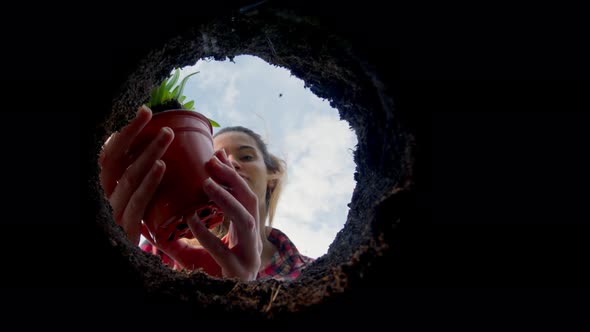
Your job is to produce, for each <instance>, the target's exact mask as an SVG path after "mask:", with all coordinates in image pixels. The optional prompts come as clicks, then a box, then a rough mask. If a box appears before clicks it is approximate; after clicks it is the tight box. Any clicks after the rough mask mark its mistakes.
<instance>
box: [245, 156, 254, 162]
mask: <svg viewBox="0 0 590 332" xmlns="http://www.w3.org/2000/svg"><path fill="white" fill-rule="evenodd" d="M253 159H254V157H253V156H248V155H246V156H242V160H244V161H251V160H253Z"/></svg>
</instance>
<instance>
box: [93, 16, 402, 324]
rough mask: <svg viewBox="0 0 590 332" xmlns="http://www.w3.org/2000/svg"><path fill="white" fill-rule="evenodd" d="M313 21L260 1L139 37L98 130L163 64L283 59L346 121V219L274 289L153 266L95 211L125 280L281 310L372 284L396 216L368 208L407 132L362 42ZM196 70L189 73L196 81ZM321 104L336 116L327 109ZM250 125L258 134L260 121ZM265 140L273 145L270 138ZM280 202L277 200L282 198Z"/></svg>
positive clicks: (176, 296) (127, 112)
mask: <svg viewBox="0 0 590 332" xmlns="http://www.w3.org/2000/svg"><path fill="white" fill-rule="evenodd" d="M319 23H320V22H319V21H318V20H315V19H313V17H311V18H309V19H308V17H307V16H304V15H303V14H302V15H301V16H300V15H299V14H297V13H296V12H292V11H290V10H281V9H273V8H271V7H269V8H267V9H265V8H263V7H261V9H260V10H259V12H258V13H256V14H254V15H247V16H243V15H236V16H231V17H230V16H227V17H225V16H223V17H219V18H215V19H212V20H211V21H208V22H204V24H203V25H198V24H196V25H195V26H194V27H192V28H191V29H189V30H186V31H180V30H181V29H178V31H176V32H177V33H178V36H179V38H173V39H171V40H169V41H168V42H166V43H165V47H162V45H159V44H155V45H149V46H148V47H149V48H150V49H151V52H150V53H149V54H148V55H147V56H146V57H145V58H143V56H142V58H143V60H142V61H141V62H139V63H136V64H137V66H133V67H130V68H128V69H129V72H130V74H129V76H128V77H127V78H126V81H125V82H124V84H123V85H122V86H121V90H120V91H119V94H118V95H116V97H115V99H114V100H113V108H112V113H111V116H110V117H109V118H108V119H107V120H106V122H105V123H104V129H105V130H104V131H105V133H107V134H108V133H110V132H112V131H113V130H117V129H119V128H121V126H122V123H125V122H126V121H127V120H128V119H129V118H130V117H132V114H133V112H134V110H135V109H136V107H137V106H138V105H140V104H141V103H142V102H145V100H146V97H148V96H149V92H148V91H149V90H148V89H149V88H151V87H152V86H154V85H155V84H157V83H158V81H159V80H160V79H163V77H164V76H167V75H168V74H169V73H170V70H171V69H172V68H173V67H177V66H185V65H189V64H193V63H195V61H196V60H198V59H203V58H206V57H209V56H212V57H214V58H215V59H217V60H222V59H224V58H225V57H234V56H236V55H237V54H254V55H256V56H259V57H260V58H262V59H265V61H267V62H269V63H273V64H280V65H282V66H284V67H286V68H289V70H290V71H291V72H292V73H293V74H294V75H295V76H297V77H299V78H301V79H303V80H305V82H306V83H307V86H309V87H310V89H311V90H312V91H313V92H314V93H315V94H316V95H317V96H321V97H324V98H330V104H331V105H333V106H334V107H338V110H339V113H340V116H341V117H342V119H345V120H346V121H348V123H350V126H351V127H353V128H354V130H355V132H356V135H357V138H358V140H359V143H358V147H357V148H356V150H355V151H350V157H351V159H352V154H353V152H354V160H355V162H356V170H355V172H354V179H355V180H356V182H357V185H356V187H355V189H354V194H353V198H352V200H351V202H350V211H349V213H348V216H347V217H346V218H345V217H343V218H340V219H339V221H340V222H341V223H344V222H345V221H346V226H345V227H344V228H343V230H342V231H341V232H339V233H338V234H337V236H336V239H335V240H334V242H333V243H332V244H331V246H330V249H329V251H328V254H327V255H325V256H322V257H320V258H319V259H318V260H317V261H316V262H317V264H313V265H312V266H310V267H309V268H308V269H307V270H306V273H305V272H304V273H303V275H302V276H301V278H299V279H298V280H297V282H294V283H288V284H280V285H281V287H280V289H279V288H278V287H277V284H276V283H275V282H256V283H252V284H249V283H248V284H244V283H234V282H233V281H231V280H227V279H216V278H203V277H202V275H200V274H194V275H190V276H187V275H184V274H179V273H176V272H174V271H171V270H170V269H163V268H162V266H161V265H159V264H155V263H156V262H157V260H156V259H155V258H154V257H153V256H152V255H146V254H145V253H142V252H141V251H139V250H135V249H136V248H130V247H129V246H127V245H123V246H122V245H119V244H120V243H121V242H123V241H122V237H121V232H120V231H119V230H113V228H112V227H111V226H110V225H111V224H112V223H109V222H110V221H112V218H109V216H106V217H105V218H101V219H99V220H98V221H99V222H100V223H101V225H105V229H106V233H107V234H108V235H109V236H110V238H111V239H112V240H111V244H112V246H113V248H114V250H115V256H116V258H117V259H122V261H123V263H124V264H128V266H129V267H130V268H129V269H128V270H127V272H128V273H129V274H130V275H131V276H132V277H135V276H136V274H140V273H141V274H142V275H141V277H138V278H137V279H133V281H131V283H135V282H138V283H141V285H140V287H141V288H142V289H144V290H146V291H147V292H148V293H149V294H152V295H154V296H155V297H156V298H160V297H164V298H166V299H171V300H173V301H179V302H183V303H192V305H194V306H195V307H198V308H204V307H207V308H213V309H211V310H212V311H216V310H219V311H220V312H221V311H223V312H233V313H243V312H245V313H247V314H250V313H254V312H257V313H262V315H267V314H269V313H275V314H284V315H289V314H290V313H292V312H296V311H300V310H301V311H305V310H307V309H308V308H311V310H312V311H313V310H314V308H313V307H310V306H311V305H314V304H319V303H320V302H323V301H325V303H332V304H333V303H335V302H331V298H332V297H334V299H333V300H334V301H338V300H343V299H344V300H346V295H345V296H344V297H340V295H339V294H340V293H341V292H345V291H347V290H351V288H352V287H357V289H358V287H363V285H370V286H371V287H373V286H375V283H373V282H372V281H377V282H379V280H380V279H379V278H377V279H376V276H377V277H378V276H381V275H383V274H382V273H379V272H381V271H380V269H381V268H382V267H383V266H389V263H390V261H389V258H390V257H391V256H388V253H389V251H388V250H389V249H388V248H391V247H392V246H389V245H388V244H389V242H388V241H389V240H390V239H391V233H392V232H393V231H394V229H395V227H394V226H393V225H392V222H391V220H397V219H391V220H390V218H385V217H384V214H385V212H383V211H382V210H383V209H381V210H379V211H377V210H375V207H378V206H381V205H384V204H385V203H384V202H390V201H391V200H386V198H388V197H391V196H392V195H394V194H395V193H397V192H398V190H402V189H403V188H402V187H401V186H403V185H404V183H401V182H400V181H402V180H404V179H405V178H406V176H408V174H407V173H406V171H407V169H406V168H407V167H411V166H412V164H411V160H408V159H406V158H407V157H408V156H409V155H410V154H409V151H410V150H409V148H408V147H407V144H406V143H407V141H406V139H407V137H406V136H404V134H400V133H398V132H397V131H396V129H398V126H397V125H398V123H397V121H398V119H397V118H394V116H393V114H394V112H393V111H394V109H393V101H392V91H391V90H389V87H388V86H387V84H386V82H383V81H382V77H381V76H380V75H379V72H378V70H377V69H376V67H374V66H373V64H372V62H371V61H370V59H365V58H364V55H365V54H362V53H361V54H359V53H356V50H362V47H360V48H357V49H356V50H355V48H353V47H352V44H351V43H350V42H349V40H347V39H346V38H341V37H342V36H341V35H339V34H338V33H333V32H332V31H331V30H330V27H329V26H328V25H323V24H319ZM357 41H358V40H357ZM357 46H358V45H357ZM361 46H362V45H361ZM199 75H201V74H198V75H197V76H195V79H194V80H191V81H192V82H193V83H197V82H199V79H201V78H199V77H198V76H199ZM201 76H202V75H201ZM276 97H277V100H280V99H281V98H284V97H286V95H285V94H283V96H280V92H278V93H277V96H276ZM199 98H200V96H195V98H194V99H195V100H196V102H197V108H199V107H201V106H202V105H200V102H199ZM331 113H332V114H334V116H337V115H336V114H337V113H336V112H335V111H334V110H332V111H331ZM211 117H212V118H214V116H213V115H211ZM253 117H256V116H255V115H254V116H253ZM215 120H219V118H215ZM315 120H317V118H316V119H315ZM394 120H395V121H394ZM313 121H314V119H312V122H313ZM220 122H223V121H220ZM222 125H225V124H224V123H222ZM346 127H348V126H346ZM259 131H260V133H261V134H262V135H263V136H264V135H265V132H264V131H265V130H259ZM269 140H270V143H271V144H275V142H272V137H270V139H269ZM278 153H281V151H278ZM350 175H351V176H352V172H351V173H350ZM396 202H397V201H396ZM281 204H283V205H282V206H284V202H281ZM101 207H103V205H101ZM388 211H389V210H387V211H386V212H388ZM304 212H305V210H303V211H301V212H299V211H298V213H304ZM277 218H278V217H277ZM125 266H127V265H125ZM137 280H139V281H137ZM383 280H385V279H383ZM283 285H284V287H283ZM351 285H352V286H351ZM355 285H356V286H355ZM379 285H381V284H379ZM379 285H377V286H376V287H377V288H378V287H379ZM377 288H376V289H377ZM277 290H280V291H277ZM357 293H358V292H357ZM360 293H362V292H360ZM360 293H359V294H360ZM276 294H278V296H276V297H275V295H276ZM355 294H356V293H355ZM271 299H274V300H272V301H271ZM349 300H351V301H354V302H348V303H351V304H353V303H354V304H356V303H357V302H356V301H355V297H354V296H352V297H350V298H349ZM269 301H270V302H272V308H271V306H270V302H269ZM358 303H363V301H359V302H358ZM321 307H322V306H317V308H320V309H321ZM324 307H329V305H328V306H324ZM269 309H270V310H269ZM294 317H295V316H294Z"/></svg>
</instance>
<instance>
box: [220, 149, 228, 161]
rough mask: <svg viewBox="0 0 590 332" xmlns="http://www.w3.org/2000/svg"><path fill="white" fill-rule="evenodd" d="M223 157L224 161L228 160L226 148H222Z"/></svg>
mask: <svg viewBox="0 0 590 332" xmlns="http://www.w3.org/2000/svg"><path fill="white" fill-rule="evenodd" d="M221 157H222V158H223V161H227V154H226V153H225V149H224V148H221Z"/></svg>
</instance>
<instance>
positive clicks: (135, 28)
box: [2, 1, 590, 330]
mask: <svg viewBox="0 0 590 332" xmlns="http://www.w3.org/2000/svg"><path fill="white" fill-rule="evenodd" d="M247 4H251V3H247V2H242V3H238V2H225V1H223V2H216V3H212V4H209V5H210V6H208V7H207V8H203V7H200V8H195V10H193V11H191V10H189V9H188V8H186V9H184V10H180V11H179V12H178V13H176V14H177V15H176V16H174V20H172V21H169V22H168V24H160V23H159V21H158V20H157V19H156V18H155V17H156V16H155V14H154V9H153V8H151V7H150V8H137V9H136V10H134V11H132V12H129V13H124V12H123V11H122V10H120V9H113V8H103V9H100V8H94V9H93V8H86V7H85V9H82V8H80V9H79V14H77V15H63V14H62V15H58V14H57V13H56V14H55V15H41V14H40V13H43V11H44V9H43V8H36V12H38V13H39V14H35V15H33V16H32V18H34V20H32V21H34V22H36V24H34V25H33V24H32V25H31V30H29V32H27V33H26V34H24V35H20V36H19V37H14V36H12V37H9V39H8V42H11V43H10V44H11V45H13V50H12V51H11V52H8V55H9V58H8V59H7V60H5V65H6V66H5V69H4V70H5V74H6V77H7V78H8V79H9V80H10V79H11V78H12V77H16V78H15V80H14V81H10V83H11V86H14V87H16V88H12V89H9V90H8V91H10V92H11V94H10V95H11V96H12V97H11V98H7V102H8V103H12V102H14V103H15V104H14V107H12V104H10V106H11V107H7V108H6V109H7V110H10V111H6V112H4V113H3V115H4V116H5V119H4V121H3V123H4V124H5V127H6V128H8V130H7V131H6V132H5V135H6V137H3V138H4V141H5V144H4V146H5V151H4V152H5V155H6V156H7V158H6V162H5V165H6V166H8V168H7V169H6V170H5V172H4V174H5V179H6V180H5V181H6V184H7V187H6V188H7V189H6V195H9V196H10V200H9V201H8V204H6V206H5V210H6V211H9V213H8V214H9V215H10V216H7V217H6V218H5V220H6V221H5V222H3V224H4V230H3V232H2V234H3V237H4V238H5V240H4V242H3V244H4V248H5V252H6V253H7V255H6V256H7V258H6V261H5V265H4V268H3V275H4V278H3V283H2V289H3V290H5V291H4V294H3V295H4V296H3V299H4V300H5V302H6V305H7V306H8V308H10V311H8V314H7V315H6V318H15V319H16V320H17V321H18V322H19V323H21V324H27V323H29V324H30V323H33V324H34V325H37V324H40V325H42V326H50V325H54V324H55V325H56V326H58V327H59V326H61V327H70V326H72V328H75V327H76V326H78V325H77V324H75V323H74V322H75V321H76V319H74V317H76V318H79V319H82V320H84V322H85V324H87V325H85V326H88V325H101V326H102V325H103V324H104V325H105V326H110V327H114V326H117V327H119V326H121V325H124V324H127V323H128V324H130V325H129V326H130V327H133V328H140V327H142V326H143V325H145V326H151V325H155V324H158V325H159V323H163V324H164V325H163V326H165V327H167V328H169V327H170V326H172V327H176V326H178V325H182V326H184V324H191V323H193V324H195V325H199V324H203V325H210V324H211V325H213V324H217V323H219V322H222V323H223V324H229V325H233V324H236V326H238V325H241V324H244V323H246V322H254V323H256V324H262V325H264V324H265V323H267V324H270V325H274V324H277V325H286V326H290V327H291V328H292V329H298V330H299V329H305V328H308V326H310V327H313V326H314V325H317V324H318V321H321V322H324V323H327V324H329V325H330V326H333V327H334V328H349V327H350V326H351V324H353V323H356V322H359V321H360V322H364V323H365V324H366V325H368V327H370V328H377V326H380V327H381V326H384V327H383V328H388V329H389V328H391V329H393V328H396V327H401V326H402V325H410V326H412V327H420V326H423V325H435V326H437V327H440V326H443V325H447V324H449V323H451V324H453V325H455V324H459V325H460V326H471V325H470V324H471V323H479V324H478V325H481V324H485V325H486V326H490V325H498V326H502V325H503V323H504V322H506V321H508V320H515V319H516V320H518V321H519V322H520V321H522V322H527V323H528V324H532V323H539V322H543V323H547V324H548V323H557V324H564V323H563V322H571V321H572V320H573V319H575V318H577V317H578V315H579V313H580V312H583V311H581V309H582V308H583V305H582V306H578V305H574V303H576V302H577V301H578V300H580V299H583V298H584V296H587V294H588V291H587V288H586V289H585V288H584V287H587V280H590V279H589V278H588V273H587V272H586V269H585V264H584V262H586V261H587V255H586V253H588V241H587V234H588V226H587V225H588V224H587V220H590V218H588V214H587V212H586V211H585V209H584V208H583V207H584V206H585V204H586V203H587V199H588V195H587V194H586V193H585V190H583V189H584V188H586V185H587V184H588V181H587V180H588V177H587V175H586V174H587V170H588V169H590V168H588V166H589V165H588V163H587V161H586V158H585V155H586V153H585V152H586V150H587V143H588V142H589V141H590V140H589V139H588V138H589V137H588V132H589V131H588V130H587V128H586V127H587V126H586V124H587V123H588V121H587V120H588V116H587V113H586V111H587V109H590V108H588V101H587V100H586V98H584V97H583V96H585V95H587V94H586V91H587V88H588V84H587V82H586V83H585V82H583V81H560V82H555V81H547V80H545V81H538V80H536V81H532V80H529V81H522V80H521V81H510V80H506V78H523V77H524V78H539V77H540V76H541V75H540V74H539V72H538V71H537V70H536V68H537V67H536V64H537V63H538V62H540V60H539V58H538V57H539V54H540V53H537V52H535V51H536V50H537V49H535V48H534V47H529V46H531V45H530V44H527V45H528V46H527V47H526V48H525V47H523V48H522V49H518V48H517V46H518V45H520V44H518V43H516V42H514V43H509V45H510V52H513V53H514V54H517V55H515V56H513V57H510V56H506V55H505V54H506V53H504V52H501V51H500V50H502V49H503V48H502V47H503V46H505V44H503V43H499V42H498V40H502V38H500V39H498V38H496V36H495V35H494V38H491V36H492V34H490V33H489V32H488V33H483V34H479V35H478V34H476V33H474V32H470V33H469V34H462V33H457V32H464V31H466V30H462V29H454V28H453V29H451V28H449V26H448V25H445V24H442V23H444V22H447V21H445V20H442V21H443V22H438V21H434V22H431V23H432V26H430V27H428V25H425V24H418V22H420V21H416V20H406V21H404V20H401V18H403V15H401V14H400V13H401V12H400V11H396V10H392V9H388V8H385V7H384V5H381V6H377V5H375V4H372V3H370V2H363V3H352V4H349V5H344V4H341V3H338V4H334V5H320V4H318V3H308V2H305V1H268V2H265V3H262V4H260V5H259V6H257V7H255V8H252V9H250V10H246V11H243V12H240V8H245V7H243V6H245V5H247ZM52 9H54V10H57V11H58V13H59V8H56V7H53V8H52ZM70 9H71V8H70ZM64 16H65V17H64ZM428 17H429V18H430V16H428ZM158 19H159V18H158ZM476 21H477V20H476ZM406 22H407V23H406ZM453 22H458V21H453ZM490 22H492V21H490ZM439 23H440V24H439ZM480 23H481V26H478V25H477V24H475V26H474V22H471V25H470V27H471V29H467V30H469V31H474V30H477V28H483V27H487V26H488V25H486V22H485V21H484V22H480ZM445 27H446V29H445ZM9 28H12V29H14V27H6V28H5V31H11V30H9ZM486 31H487V30H486ZM447 32H448V33H447ZM498 33H499V32H498ZM472 34H474V35H477V36H479V37H478V38H471V37H469V36H471V35H472ZM500 35H501V36H502V37H509V36H511V35H514V34H505V35H504V34H500ZM453 37H454V38H453ZM504 40H506V39H504ZM12 42H13V43H12ZM465 45H467V46H465ZM484 46H485V47H484ZM532 46H535V45H532ZM465 50H468V51H469V52H468V53H466V52H465ZM486 50H493V52H488V51H486ZM523 52H524V53H523ZM239 54H252V55H257V56H259V57H261V58H263V59H264V60H266V61H268V62H269V63H272V64H276V65H281V66H285V67H288V68H290V69H291V70H292V72H293V74H294V75H296V76H298V77H299V78H301V79H303V80H305V82H306V84H307V85H308V86H309V87H310V88H311V89H312V91H314V93H316V94H317V95H318V96H320V97H325V98H329V99H330V100H331V102H332V103H333V105H334V106H335V107H337V108H338V109H339V112H340V115H341V117H342V118H343V119H346V120H347V121H348V122H349V123H350V125H351V127H353V128H354V129H355V131H356V133H357V135H358V139H359V148H358V151H357V153H356V154H355V161H356V163H357V171H356V173H355V179H356V181H357V186H356V189H355V191H354V195H353V199H352V202H351V205H350V214H349V217H348V220H347V222H346V226H345V228H344V229H343V231H342V232H340V233H339V234H338V236H337V238H336V240H335V241H334V243H333V244H332V246H331V247H330V250H329V252H328V254H327V255H326V256H324V257H322V258H321V259H319V260H318V261H317V262H316V264H314V266H312V267H311V268H309V270H307V271H306V272H305V273H304V274H303V275H302V277H301V278H300V279H299V280H298V281H296V282H293V283H279V282H264V283H262V282H255V283H249V284H243V283H236V282H234V281H232V280H214V279H211V278H208V277H206V276H203V275H193V276H187V275H183V274H179V273H175V272H172V271H170V270H168V269H166V268H164V267H162V266H160V265H159V264H158V262H157V260H156V259H155V258H154V257H151V256H149V255H146V254H144V253H142V252H141V251H139V250H138V249H137V248H134V247H132V246H130V245H129V244H128V243H127V242H126V241H125V240H124V237H123V234H122V231H121V230H120V229H118V228H116V227H114V226H113V222H112V219H111V217H110V213H109V210H108V205H107V202H106V201H105V200H103V199H102V197H101V192H100V189H99V186H98V184H97V183H96V179H97V172H98V169H97V165H96V156H97V153H98V150H99V148H100V143H99V139H102V138H104V137H105V136H106V135H108V133H110V132H111V131H113V130H117V129H118V128H120V127H121V126H122V125H123V124H124V123H125V122H126V121H127V119H129V118H130V117H131V116H132V115H133V113H134V112H135V110H136V109H137V107H138V106H139V105H140V104H141V103H142V102H143V101H145V98H146V97H147V93H148V91H149V89H150V88H151V87H152V86H153V85H154V84H157V83H158V82H159V80H160V79H162V78H163V77H164V76H165V74H166V73H168V72H169V70H170V69H171V68H172V67H174V66H184V65H188V64H193V63H194V62H196V60H198V59H199V58H201V57H205V56H213V57H216V58H220V59H221V58H223V57H225V56H230V57H231V56H235V55H239ZM466 54H467V55H466ZM498 54H501V55H502V56H497V55H498ZM528 54H530V55H533V54H534V55H535V56H536V57H528V56H527V55H528ZM544 54H546V53H544ZM492 55H493V56H492ZM529 58H534V59H535V60H534V61H533V60H531V61H526V60H527V59H529ZM570 60H571V59H570ZM561 63H563V66H561V67H560V68H561V69H560V70H557V69H554V68H553V67H547V68H546V70H545V71H544V73H545V75H546V76H544V77H545V78H547V77H549V78H551V77H554V78H564V77H565V76H564V75H565V74H567V73H569V72H570V71H568V69H570V68H571V66H573V65H572V62H561ZM19 65H22V67H19ZM583 68H584V67H577V68H576V69H578V70H576V71H572V73H573V74H574V75H576V74H577V75H579V74H580V73H582V72H583ZM18 70H24V72H25V73H27V75H22V72H19V71H18ZM29 73H30V74H29ZM16 74H21V75H19V76H15V75H16ZM560 75H561V76H560ZM453 78H463V79H465V78H469V79H474V78H477V79H490V78H492V79H496V80H495V81H490V80H486V81H482V80H479V81H477V80H469V81H456V80H453ZM498 79H504V80H498ZM22 87H26V88H22ZM17 106H18V107H17ZM25 111H30V112H31V113H27V112H25ZM21 128H25V129H26V130H25V133H26V135H23V134H22V131H21ZM8 156H14V157H8ZM3 170H4V168H3ZM31 188H33V189H32V190H31ZM580 191H581V193H579V192H580ZM15 253H16V254H15ZM586 265H587V264H586ZM275 293H276V294H277V296H276V298H275V299H274V301H272V303H271V301H270V299H271V298H272V297H273V295H274V294H275ZM269 304H270V305H269ZM557 304H559V305H557ZM559 309H561V310H559ZM12 313H14V314H12ZM23 314H24V315H25V316H24V319H21V318H20V317H21V316H22V315H23ZM139 317H142V318H141V320H138V319H139ZM3 318H4V317H3ZM35 318H37V319H35ZM482 322H483V323H482ZM68 323H71V324H68ZM114 324H119V325H114ZM560 326H561V325H560Z"/></svg>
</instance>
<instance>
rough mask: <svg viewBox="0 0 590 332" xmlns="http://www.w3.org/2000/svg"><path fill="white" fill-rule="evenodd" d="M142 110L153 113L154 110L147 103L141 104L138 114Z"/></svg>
mask: <svg viewBox="0 0 590 332" xmlns="http://www.w3.org/2000/svg"><path fill="white" fill-rule="evenodd" d="M141 112H147V113H151V112H152V110H151V109H150V108H149V107H147V106H145V105H141V107H140V108H139V110H138V111H137V115H139V114H140V113H141Z"/></svg>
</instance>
